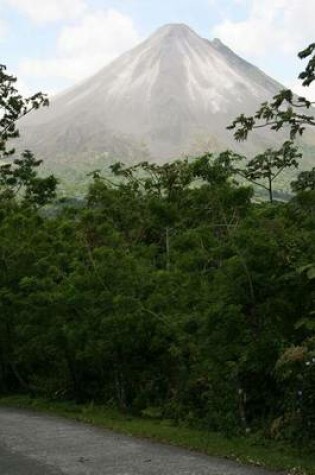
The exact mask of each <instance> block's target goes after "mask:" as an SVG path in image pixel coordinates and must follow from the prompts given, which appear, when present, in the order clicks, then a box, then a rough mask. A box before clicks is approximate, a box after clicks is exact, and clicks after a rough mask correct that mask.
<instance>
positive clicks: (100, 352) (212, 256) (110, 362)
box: [0, 155, 315, 444]
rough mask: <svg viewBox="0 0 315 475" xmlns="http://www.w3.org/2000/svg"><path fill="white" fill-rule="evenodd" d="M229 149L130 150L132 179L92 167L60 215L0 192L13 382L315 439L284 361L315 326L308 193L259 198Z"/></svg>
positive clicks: (229, 429) (5, 329) (6, 380)
mask: <svg viewBox="0 0 315 475" xmlns="http://www.w3.org/2000/svg"><path fill="white" fill-rule="evenodd" d="M230 158H231V155H225V156H221V157H220V160H219V161H218V160H217V159H215V158H213V157H211V156H205V157H201V158H200V159H196V160H195V161H191V162H188V161H184V162H175V163H174V164H171V165H169V164H166V165H163V166H161V167H158V166H157V165H152V166H151V165H150V164H147V163H144V164H142V165H138V166H137V167H132V168H125V167H124V166H123V165H121V164H120V165H117V168H114V172H115V173H116V174H117V173H118V174H121V175H123V177H122V178H123V180H122V181H120V182H115V180H114V179H113V180H108V179H107V178H106V179H103V178H102V176H101V175H99V174H98V173H95V176H94V179H93V181H92V184H91V187H90V190H89V193H88V196H87V199H86V201H85V202H84V203H82V204H81V205H80V206H76V207H69V206H65V205H63V206H62V207H60V208H58V209H56V212H55V213H51V214H50V215H49V216H48V215H47V216H45V214H43V213H42V212H40V211H39V210H38V209H37V206H31V207H30V205H29V201H28V199H26V198H27V197H28V196H29V194H28V193H25V199H24V200H22V201H21V200H20V199H19V197H15V196H16V194H15V193H14V194H13V196H12V198H11V199H10V201H9V203H10V206H8V205H7V201H5V200H2V207H1V209H0V211H1V213H0V215H1V216H0V249H1V253H0V256H1V266H0V314H1V318H0V327H1V339H0V355H1V356H0V390H1V392H2V393H5V392H17V391H24V392H25V391H26V392H31V393H33V394H42V395H45V396H49V397H53V398H57V399H64V398H72V399H75V400H77V401H91V400H93V401H97V402H99V403H106V404H112V405H115V406H117V407H119V408H121V409H122V410H124V411H126V410H128V411H131V412H133V413H138V414H142V413H146V411H150V412H152V411H157V412H158V413H159V414H160V415H161V417H166V418H168V419H173V420H175V421H177V422H183V423H187V424H194V425H198V426H200V427H204V428H206V429H207V430H216V431H220V432H223V433H224V434H226V435H228V436H231V435H232V434H242V433H247V432H248V431H249V430H250V431H256V430H261V431H264V433H265V434H267V435H268V436H270V437H274V436H277V437H280V436H283V437H286V438H290V434H292V438H293V437H294V434H296V433H297V431H300V432H302V433H303V440H304V442H305V441H306V442H307V443H308V444H310V443H312V442H311V441H312V440H313V425H312V426H311V428H309V427H308V428H307V429H306V428H305V430H304V429H303V427H302V426H301V422H300V419H299V417H298V412H297V411H298V408H299V406H298V405H296V404H293V403H292V400H293V399H294V395H295V394H296V392H294V381H293V380H294V375H293V373H292V375H291V376H290V377H292V378H293V379H292V383H291V382H290V384H288V380H287V379H286V378H284V377H282V376H281V370H280V363H279V361H281V358H283V356H282V355H284V354H286V351H288V349H289V348H291V347H292V345H294V346H306V345H308V344H309V343H307V342H308V341H310V338H312V337H313V336H312V335H313V331H314V330H313V328H312V326H311V325H310V324H309V321H310V319H311V318H312V311H313V302H314V296H313V293H312V292H313V291H312V288H311V283H312V281H309V280H308V279H307V278H306V277H307V276H305V272H311V271H310V269H309V268H308V267H307V269H308V270H305V271H303V272H301V268H304V266H308V265H309V263H310V262H313V261H312V259H313V256H314V252H315V244H314V243H315V239H314V224H315V215H314V214H313V215H310V214H309V212H308V211H307V210H308V208H307V206H308V203H305V202H304V201H303V200H302V201H298V200H297V199H295V200H293V201H292V202H291V203H288V204H273V205H271V204H268V203H265V204H254V203H252V202H251V198H252V189H251V188H248V187H243V186H239V185H237V184H236V183H235V180H234V170H233V167H234V165H233V164H234V163H235V161H234V160H233V161H232V165H231V161H230ZM232 158H234V157H232ZM220 167H221V169H220ZM20 175H21V176H23V177H24V175H23V173H21V174H19V175H18V177H19V176H20ZM26 176H28V174H26ZM214 177H215V178H214ZM218 177H219V179H218ZM28 183H29V182H27V183H26V185H25V187H26V189H27V184H28ZM17 186H19V185H18V184H17ZM23 186H24V185H23ZM13 188H14V187H13ZM31 196H32V195H31ZM305 269H306V268H305ZM305 319H306V320H305ZM303 322H304V323H303ZM305 322H306V323H307V324H305ZM303 354H304V353H303ZM305 358H306V359H305V361H304V364H306V362H307V361H308V359H307V358H309V353H307V352H305ZM301 364H303V363H301ZM290 381H291V380H290ZM305 381H306V380H305ZM308 381H309V382H308V385H309V386H308V388H309V389H307V391H308V393H307V394H310V391H311V388H312V387H313V380H312V379H309V380H308ZM305 384H306V383H305ZM292 398H293V399H292ZM308 401H309V400H308ZM312 404H313V403H312V402H311V401H310V402H307V406H305V411H306V412H305V414H309V413H310V411H311V409H312V407H313V406H312ZM305 417H306V416H305ZM279 418H280V419H281V424H280V425H281V430H280V429H279V430H276V429H275V426H276V422H275V421H277V420H279ZM311 424H313V422H311Z"/></svg>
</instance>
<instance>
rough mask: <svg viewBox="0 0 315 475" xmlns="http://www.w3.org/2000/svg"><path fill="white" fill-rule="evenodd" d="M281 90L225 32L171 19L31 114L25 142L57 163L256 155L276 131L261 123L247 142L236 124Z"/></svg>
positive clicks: (25, 121)
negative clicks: (208, 35)
mask: <svg viewBox="0 0 315 475" xmlns="http://www.w3.org/2000/svg"><path fill="white" fill-rule="evenodd" d="M281 87H282V86H281V85H280V84H279V83H278V82H276V81H275V80H273V79H272V78H270V77H268V76H267V75H266V74H264V73H263V72H262V71H261V70H259V69H258V68H256V67H255V66H253V65H251V64H249V63H248V62H246V61H244V60H243V59H241V58H240V57H239V56H237V55H236V54H235V53H234V52H233V51H231V49H229V48H228V47H227V46H225V45H224V44H223V43H222V42H221V41H220V40H219V39H214V40H213V41H209V40H207V39H204V38H202V37H200V36H198V35H197V34H196V33H195V32H194V31H193V30H192V29H191V28H189V27H188V26H186V25H182V24H171V25H166V26H163V27H161V28H160V29H159V30H157V31H156V32H155V33H154V34H153V35H152V36H150V37H149V38H148V39H147V40H146V41H144V42H143V43H141V44H140V45H139V46H137V47H136V48H134V49H132V50H130V51H129V52H127V53H125V54H123V55H122V56H120V57H119V58H118V59H116V60H115V61H114V62H112V63H111V64H109V65H107V66H106V67H105V68H103V69H102V70H101V71H99V72H98V73H97V74H95V75H94V76H92V77H91V78H89V79H87V80H85V81H84V82H81V83H80V84H78V85H76V86H74V87H73V88H71V89H69V90H67V91H65V92H64V93H61V94H59V95H58V96H56V97H54V98H53V99H52V100H51V105H50V107H49V108H45V109H42V110H40V111H36V112H34V113H31V114H30V115H29V116H27V117H26V118H24V119H23V120H22V121H21V123H20V126H19V127H20V131H21V142H22V143H23V148H29V149H31V150H33V151H34V152H35V153H36V154H37V155H38V156H39V157H40V158H43V159H46V160H47V161H50V162H54V163H64V162H67V163H70V162H71V163H74V164H75V165H78V164H79V163H81V162H82V161H87V160H89V157H92V156H99V157H101V159H102V160H103V162H104V165H106V163H107V162H108V161H113V160H118V159H119V160H121V161H123V162H125V163H134V162H137V161H139V160H141V159H144V158H146V159H149V160H154V161H156V162H157V163H163V162H164V161H166V160H168V159H172V158H179V157H181V156H183V155H188V156H192V155H196V154H200V153H203V152H205V151H220V150H225V149H227V148H234V149H237V150H238V151H241V152H244V153H245V152H246V153H248V152H250V153H251V152H256V151H260V150H262V149H264V148H266V146H270V142H271V140H270V137H271V134H270V132H268V131H267V130H266V129H261V130H260V131H259V132H257V133H255V134H254V136H252V137H250V138H249V140H248V141H246V142H245V143H244V144H237V143H235V141H234V139H233V134H232V133H231V131H228V130H227V129H226V126H227V125H229V124H230V123H231V121H232V120H233V119H234V118H235V117H236V116H238V115H239V114H240V113H242V112H244V113H245V114H253V113H254V112H255V110H256V109H257V108H258V106H259V105H260V103H261V102H263V101H266V100H268V99H270V98H271V97H272V96H273V95H275V94H276V93H277V92H278V91H279V89H281ZM276 135H277V134H276ZM271 145H272V143H271Z"/></svg>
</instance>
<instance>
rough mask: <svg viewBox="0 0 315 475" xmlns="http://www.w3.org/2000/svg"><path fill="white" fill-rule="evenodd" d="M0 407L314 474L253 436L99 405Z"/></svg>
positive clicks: (33, 402) (311, 458)
mask: <svg viewBox="0 0 315 475" xmlns="http://www.w3.org/2000/svg"><path fill="white" fill-rule="evenodd" d="M0 405H1V406H8V407H19V408H26V409H33V410H37V411H42V412H45V413H50V414H55V415H59V416H63V417H65V418H68V419H72V420H76V421H81V422H86V423H90V424H93V425H96V426H100V427H104V428H106V429H111V430H115V431H117V432H121V433H124V434H128V435H132V436H136V437H142V438H150V439H152V440H155V441H159V442H163V443H168V444H172V445H175V446H179V447H184V448H187V449H190V450H196V451H199V452H203V453H206V454H208V455H212V456H219V457H226V458H229V459H233V460H237V461H239V462H244V463H247V464H253V465H257V466H261V467H266V468H269V469H273V470H286V472H287V473H290V474H294V475H302V474H303V475H304V474H305V475H315V454H311V453H301V452H299V451H297V450H295V449H293V448H291V447H288V446H286V445H284V444H281V443H278V442H277V443H276V442H274V441H262V440H257V439H255V438H254V437H246V438H245V437H237V438H236V437H235V438H229V439H227V438H225V437H224V436H223V435H221V434H217V433H212V432H206V431H201V430H195V429H190V428H187V427H179V426H175V425H174V423H172V422H170V421H161V420H155V419H148V418H137V417H132V416H129V415H125V414H122V413H120V412H118V411H116V410H114V409H111V408H107V407H103V406H95V405H77V404H74V403H69V402H55V401H48V400H44V399H32V398H30V397H26V396H11V397H6V398H0Z"/></svg>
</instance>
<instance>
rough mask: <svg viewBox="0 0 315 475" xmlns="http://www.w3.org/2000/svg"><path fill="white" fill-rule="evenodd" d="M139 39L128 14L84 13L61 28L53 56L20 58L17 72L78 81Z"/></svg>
mask: <svg viewBox="0 0 315 475" xmlns="http://www.w3.org/2000/svg"><path fill="white" fill-rule="evenodd" d="M139 40H140V38H139V35H138V33H137V31H136V29H135V26H134V24H133V22H132V20H131V19H130V18H129V17H128V16H126V15H123V14H121V13H120V12H118V11H116V10H107V11H95V12H91V13H87V14H86V15H84V16H83V17H82V18H81V19H80V21H79V22H78V23H77V24H75V25H72V26H65V27H63V28H62V30H61V33H60V36H59V39H58V44H57V54H56V56H55V57H54V58H50V59H47V60H39V59H32V58H28V59H24V60H23V61H22V62H21V64H20V68H19V70H20V74H22V76H24V77H25V76H29V77H31V76H33V77H42V78H44V77H51V76H53V77H59V78H64V79H68V80H71V81H79V80H81V79H83V78H85V77H87V76H89V75H91V74H93V73H94V72H96V71H97V70H98V69H100V68H102V67H103V66H105V65H106V64H107V63H109V62H110V61H112V60H113V59H115V58H116V57H117V56H119V55H120V54H121V53H123V52H124V51H126V50H128V49H129V48H131V47H133V46H135V44H137V43H138V42H139Z"/></svg>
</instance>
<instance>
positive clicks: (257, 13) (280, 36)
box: [213, 0, 315, 57]
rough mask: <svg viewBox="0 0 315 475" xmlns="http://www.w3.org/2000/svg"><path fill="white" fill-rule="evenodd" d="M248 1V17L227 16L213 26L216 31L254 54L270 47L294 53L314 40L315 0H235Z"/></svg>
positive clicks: (239, 48)
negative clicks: (238, 19) (235, 17)
mask: <svg viewBox="0 0 315 475" xmlns="http://www.w3.org/2000/svg"><path fill="white" fill-rule="evenodd" d="M234 3H235V4H241V5H243V6H246V5H248V14H247V18H245V19H244V20H242V21H233V20H229V19H226V20H224V21H223V22H222V23H221V24H219V25H217V26H216V27H215V28H214V29H213V35H214V36H218V37H219V38H221V40H222V41H223V42H225V43H227V44H228V45H229V46H231V47H232V48H233V49H235V50H236V51H238V52H239V53H240V54H247V55H250V56H252V57H261V56H263V55H268V54H269V53H270V52H271V51H272V52H274V51H278V52H281V53H284V54H292V53H293V54H295V53H297V51H298V50H299V49H300V48H303V47H304V46H307V43H309V42H311V41H313V40H314V24H315V8H314V0H303V2H301V0H263V1H262V0H251V1H249V2H246V1H244V0H234Z"/></svg>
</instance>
